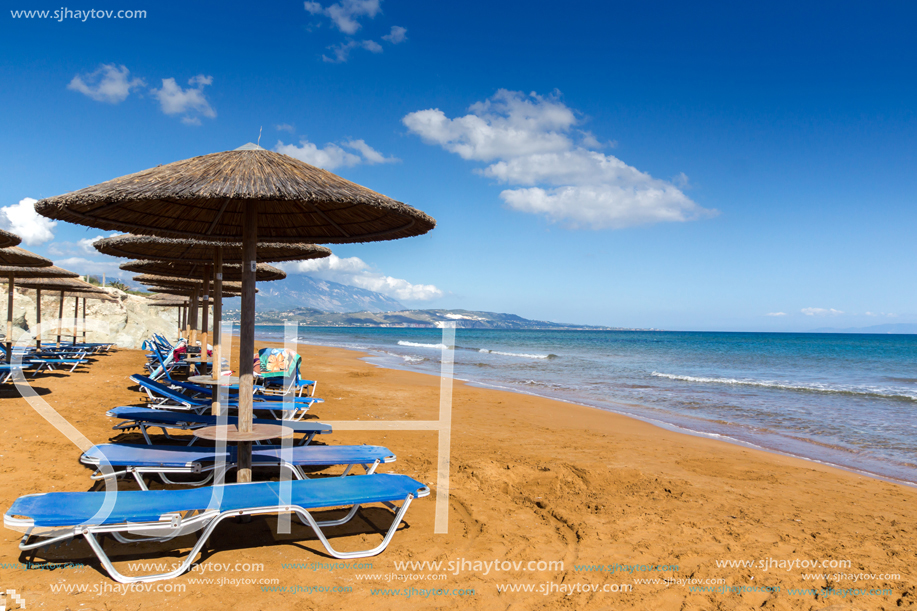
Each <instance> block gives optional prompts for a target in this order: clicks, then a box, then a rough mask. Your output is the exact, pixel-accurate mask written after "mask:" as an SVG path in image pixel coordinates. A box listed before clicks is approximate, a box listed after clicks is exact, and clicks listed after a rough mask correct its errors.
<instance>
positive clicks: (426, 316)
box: [223, 308, 661, 331]
mask: <svg viewBox="0 0 917 611" xmlns="http://www.w3.org/2000/svg"><path fill="white" fill-rule="evenodd" d="M223 317H224V320H228V321H237V320H238V318H239V312H238V310H235V309H231V310H225V311H224V315H223ZM287 321H291V322H297V323H299V324H300V325H302V326H305V327H345V328H348V327H352V328H406V329H441V328H442V327H443V326H444V325H445V324H446V323H450V322H454V323H456V324H457V326H458V327H460V328H462V329H507V330H517V331H518V330H524V329H531V330H543V331H547V330H550V331H661V329H631V328H625V327H603V326H595V325H577V324H569V323H555V322H549V321H545V320H530V319H527V318H522V317H521V316H517V315H516V314H501V313H496V312H479V311H473V310H399V311H395V312H368V311H363V312H325V311H322V310H318V309H315V308H295V309H290V310H284V311H277V310H271V311H259V312H257V313H256V314H255V324H256V325H282V324H284V323H285V322H287Z"/></svg>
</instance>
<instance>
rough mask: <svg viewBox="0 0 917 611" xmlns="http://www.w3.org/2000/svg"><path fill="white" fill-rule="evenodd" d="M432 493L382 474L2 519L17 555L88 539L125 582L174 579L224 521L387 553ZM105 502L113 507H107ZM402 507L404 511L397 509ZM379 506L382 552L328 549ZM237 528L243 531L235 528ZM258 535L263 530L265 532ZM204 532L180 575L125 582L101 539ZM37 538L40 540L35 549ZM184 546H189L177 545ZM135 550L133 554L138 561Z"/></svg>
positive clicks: (14, 511)
mask: <svg viewBox="0 0 917 611" xmlns="http://www.w3.org/2000/svg"><path fill="white" fill-rule="evenodd" d="M429 494H430V490H429V488H427V487H426V486H424V485H423V484H421V483H420V482H418V481H416V480H414V479H411V478H410V477H408V476H406V475H395V474H388V473H380V474H375V475H353V476H350V477H329V478H324V479H306V480H297V481H292V482H257V483H245V484H226V485H222V486H207V487H201V488H185V489H181V490H129V491H124V492H116V493H106V492H49V493H45V494H29V495H26V496H21V497H19V498H18V499H16V500H15V501H14V502H13V505H12V507H10V508H9V510H8V511H7V512H6V514H4V516H3V524H4V526H6V527H7V528H11V529H14V530H18V531H19V532H23V533H25V534H24V536H23V537H22V541H21V542H20V543H19V549H21V550H23V551H26V550H31V549H36V548H38V547H42V546H45V545H49V544H52V543H59V542H62V541H67V540H69V539H75V538H77V537H83V538H84V539H86V542H87V543H88V544H89V546H90V547H91V548H92V550H93V552H95V554H96V556H97V557H98V558H99V561H100V562H101V563H102V566H103V567H104V568H105V570H106V571H108V574H109V575H111V577H112V578H113V579H114V580H115V581H118V582H120V583H136V582H148V581H159V580H161V579H171V578H173V577H177V576H178V575H181V574H182V573H184V572H185V571H187V570H188V568H189V567H190V566H191V564H192V562H194V559H195V558H196V557H197V555H198V553H199V552H200V551H201V549H202V548H203V547H204V545H205V544H206V543H207V540H208V539H209V538H210V535H211V534H212V533H213V530H214V529H215V528H216V527H217V525H219V524H220V523H221V522H223V521H224V520H226V519H227V518H235V517H238V516H253V515H264V514H281V513H293V514H295V515H296V516H297V517H298V518H299V520H300V521H301V522H302V523H303V524H306V525H307V526H309V527H311V528H312V530H313V531H314V532H315V534H316V536H317V537H318V539H319V541H320V542H321V543H322V545H323V546H324V547H325V549H326V550H327V551H328V553H329V554H330V555H332V556H334V557H335V558H342V559H347V558H365V557H367V556H375V555H377V554H380V553H382V552H383V551H384V550H385V548H386V547H388V544H389V542H390V541H391V540H392V537H393V536H394V535H395V531H396V530H397V529H398V525H399V524H400V523H401V520H402V519H403V518H404V514H405V513H406V512H407V510H408V507H409V506H410V505H411V501H412V500H414V499H415V498H420V497H424V496H427V495H429ZM106 499H108V500H109V501H110V505H106V504H105V501H106ZM397 501H402V503H401V507H400V508H399V507H397V506H396V505H395V502H397ZM370 503H382V504H383V505H385V506H386V507H388V508H389V509H391V510H392V512H393V513H394V514H395V515H394V519H393V520H392V524H391V526H390V527H389V529H388V531H387V532H386V534H385V536H384V538H383V539H382V543H380V544H379V545H378V546H376V547H374V548H372V549H368V550H363V551H356V552H339V551H337V550H335V549H334V548H332V547H331V544H330V543H328V539H327V537H326V536H325V532H324V530H323V529H325V528H328V527H332V526H340V525H342V524H346V523H347V522H349V521H350V520H351V519H352V518H353V517H354V516H355V515H356V514H357V512H358V511H359V509H360V507H361V506H362V505H367V504H370ZM341 507H350V511H349V512H348V513H347V515H346V516H344V517H343V518H340V519H337V520H327V521H323V522H319V521H316V519H315V518H314V517H313V516H312V514H311V513H310V510H317V509H330V508H341ZM235 528H246V525H244V524H237V525H235ZM255 528H257V529H259V530H260V528H261V527H260V526H256V527H255ZM198 530H202V532H201V534H200V536H199V537H198V540H197V543H196V544H195V545H194V546H193V547H192V548H191V551H190V552H189V553H188V555H187V556H186V557H185V559H184V561H183V562H182V563H181V564H180V565H179V566H178V567H177V568H175V570H172V571H169V572H167V573H159V574H154V575H139V576H128V575H123V574H121V573H120V572H118V571H117V570H116V569H115V567H114V566H112V563H111V560H109V558H108V555H107V554H106V553H105V551H104V550H103V549H102V545H101V543H100V542H99V540H98V539H97V538H96V537H97V536H98V535H105V534H109V535H112V536H113V537H114V538H115V539H116V540H117V541H119V542H121V543H136V542H143V541H149V542H164V541H170V540H172V539H173V538H175V537H179V536H182V535H186V534H189V533H192V532H196V531H198ZM33 536H40V537H43V538H42V539H40V540H38V541H35V542H31V543H30V540H31V538H32V537H33ZM179 547H185V545H184V544H179ZM136 553H137V551H136V549H132V554H136Z"/></svg>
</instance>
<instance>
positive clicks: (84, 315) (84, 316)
mask: <svg viewBox="0 0 917 611" xmlns="http://www.w3.org/2000/svg"><path fill="white" fill-rule="evenodd" d="M83 343H84V344H85V343H86V298H85V297H83Z"/></svg>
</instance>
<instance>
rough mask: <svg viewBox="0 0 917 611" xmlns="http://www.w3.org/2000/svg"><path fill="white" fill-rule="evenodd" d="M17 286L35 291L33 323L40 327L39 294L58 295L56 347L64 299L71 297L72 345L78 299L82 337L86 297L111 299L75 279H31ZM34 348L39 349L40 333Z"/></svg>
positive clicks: (96, 288) (97, 289)
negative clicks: (49, 293)
mask: <svg viewBox="0 0 917 611" xmlns="http://www.w3.org/2000/svg"><path fill="white" fill-rule="evenodd" d="M19 286H21V287H23V288H28V289H34V290H35V322H36V323H37V324H38V325H39V326H40V325H41V292H42V291H43V290H45V291H54V292H59V293H60V304H59V305H58V311H57V346H58V347H60V344H61V335H62V331H63V320H64V298H65V296H66V297H73V298H74V304H73V343H74V344H75V343H76V334H77V329H76V328H77V321H78V318H79V307H80V297H83V304H84V305H83V335H85V334H86V331H85V329H86V307H85V303H86V299H85V297H86V296H89V295H91V296H92V298H93V299H111V298H110V297H109V296H108V291H105V290H104V289H101V288H99V287H97V286H94V285H92V284H89V283H88V282H84V281H82V280H78V279H76V278H32V279H29V280H22V281H21V282H19ZM35 346H36V347H38V348H41V333H39V334H38V335H37V336H36V338H35Z"/></svg>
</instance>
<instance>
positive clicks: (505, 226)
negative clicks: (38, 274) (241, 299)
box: [0, 0, 917, 331]
mask: <svg viewBox="0 0 917 611" xmlns="http://www.w3.org/2000/svg"><path fill="white" fill-rule="evenodd" d="M745 4H747V3H688V4H686V3H662V2H656V3H652V2H648V3H614V2H611V3H609V2H571V3H567V4H565V5H564V6H563V7H562V10H558V5H557V4H556V3H546V2H526V3H522V2H505V3H493V2H465V3H462V4H461V5H456V4H454V3H453V4H450V3H430V2H398V1H395V0H379V1H377V0H351V1H341V2H335V3H332V2H329V1H328V0H324V1H322V2H305V3H304V2H274V3H267V4H264V5H255V4H253V3H233V2H226V3H222V4H220V5H219V7H218V8H216V7H212V6H210V5H207V6H198V5H197V4H195V3H168V2H158V3H155V4H153V3H147V4H144V2H142V1H141V2H132V3H107V2H95V3H92V4H91V5H90V4H87V5H86V6H85V7H74V6H69V7H67V8H69V9H70V10H71V11H77V10H82V9H83V8H86V9H91V8H94V9H96V10H110V11H114V14H115V15H116V14H117V11H119V10H145V11H146V13H147V14H146V17H144V18H133V19H117V18H101V17H99V16H90V17H89V18H87V19H85V20H83V18H82V16H81V15H79V14H76V13H73V14H70V15H67V16H66V17H65V18H63V19H55V18H53V17H52V18H48V19H38V18H34V17H33V18H31V19H27V18H23V17H20V18H14V17H13V15H12V14H11V13H10V12H7V13H6V14H4V15H3V16H2V22H3V31H2V39H0V40H2V42H0V44H2V45H3V53H2V54H0V78H2V82H3V83H4V88H3V93H2V95H0V110H2V112H0V117H2V121H3V135H4V140H3V144H4V146H3V148H2V151H0V158H2V163H0V208H2V211H0V223H2V224H3V225H4V226H6V227H8V228H12V229H13V230H14V231H19V232H21V233H23V234H25V235H27V236H28V238H29V240H28V241H29V242H30V243H29V244H28V245H27V247H28V248H31V249H33V250H35V251H36V252H39V253H41V254H45V255H47V256H50V257H51V258H53V259H54V260H55V261H57V262H58V263H60V264H62V265H64V266H65V267H68V268H69V269H72V270H73V271H76V272H80V273H85V272H100V271H106V270H107V271H108V273H109V274H111V273H112V272H113V270H115V269H116V267H117V263H118V261H117V260H114V259H110V258H105V257H102V256H100V255H97V254H94V251H93V250H92V249H91V246H89V245H88V242H89V241H91V240H92V239H93V238H95V237H96V236H98V235H102V233H101V232H99V231H97V230H94V229H88V228H84V227H77V226H72V225H67V224H65V223H57V224H56V225H54V226H53V227H52V226H49V225H48V224H47V223H43V222H42V220H41V219H36V218H34V217H33V216H30V214H29V206H28V202H26V203H25V204H21V203H20V202H22V200H24V199H26V198H35V199H40V198H42V197H47V196H52V195H58V194H60V193H64V192H67V191H71V190H75V189H78V188H81V187H84V186H87V185H90V184H95V183H97V182H101V181H104V180H108V179H111V178H114V177H117V176H121V175H124V174H128V173H131V172H135V171H139V170H142V169H145V168H148V167H151V166H154V165H158V164H161V163H168V162H171V161H176V160H179V159H185V158H188V157H192V156H195V155H200V154H206V153H211V152H216V151H221V150H227V149H232V148H236V147H237V146H240V145H242V144H244V143H246V142H249V141H255V140H257V139H258V137H259V130H260V131H261V145H262V146H264V147H265V148H269V149H273V150H279V151H282V152H286V153H288V154H292V155H294V156H297V157H299V158H301V159H303V160H304V161H307V162H310V163H313V164H315V165H321V166H322V167H326V168H327V169H329V170H331V171H333V172H335V173H337V174H340V175H341V176H344V177H345V178H348V179H350V180H353V181H355V182H358V183H360V184H363V185H365V186H368V187H370V188H372V189H375V190H377V191H380V192H382V193H385V194H386V195H389V196H391V197H394V198H395V199H398V200H401V201H405V202H407V203H409V204H411V205H413V206H415V207H417V208H420V209H421V210H424V211H425V212H427V213H428V214H430V215H432V216H433V217H434V218H436V219H437V221H438V225H437V228H436V229H435V230H434V231H433V232H431V233H430V234H428V235H426V236H422V237H418V238H412V239H408V240H401V241H397V242H383V243H376V244H365V245H350V246H335V247H333V250H334V252H335V255H336V258H335V259H334V260H333V261H331V262H325V263H323V264H322V265H321V269H315V266H314V265H304V266H301V268H295V269H294V268H293V267H290V268H288V269H290V271H309V272H311V273H314V274H316V275H320V276H322V277H325V278H328V279H332V280H336V281H339V282H344V283H350V284H355V285H358V286H362V287H364V288H372V289H375V290H380V291H381V292H385V293H386V294H388V295H391V296H393V297H396V298H398V299H400V300H401V301H402V302H403V303H405V304H406V305H408V306H411V307H418V308H426V307H430V308H433V307H436V308H439V307H447V308H466V309H475V310H489V311H500V312H512V313H516V314H520V315H522V316H526V317H529V318H537V319H546V320H554V321H563V322H576V323H584V324H601V325H614V326H626V327H656V328H666V329H691V330H771V331H792V330H807V329H812V328H817V327H826V326H830V327H861V326H868V325H874V324H882V323H889V322H892V323H899V322H917V308H915V305H914V302H915V299H914V298H915V290H914V288H913V287H914V279H915V276H917V274H915V272H917V269H915V268H917V263H915V262H917V245H915V240H914V239H913V238H912V235H911V234H912V231H913V227H914V226H915V221H917V207H915V206H914V199H915V194H917V173H915V172H914V165H915V160H917V155H915V153H917V138H915V136H917V119H915V115H914V108H915V102H917V96H915V87H917V85H915V82H914V79H913V74H914V73H915V72H914V68H915V63H917V61H915V60H917V49H915V47H914V45H913V44H912V42H911V41H912V32H913V31H914V28H915V26H917V19H915V17H917V9H915V8H913V7H912V6H911V5H909V4H908V3H904V2H898V3H885V4H878V5H874V6H865V5H863V4H858V5H857V4H850V3H833V4H831V5H830V7H826V6H825V5H824V4H823V3H810V4H805V3H798V2H794V3H783V4H781V3H768V4H766V5H755V6H745ZM10 8H11V9H13V10H18V9H20V8H21V9H24V10H25V9H27V10H31V9H38V10H50V11H52V13H53V11H55V10H60V9H61V8H62V7H60V6H51V5H48V6H43V5H35V4H28V5H27V4H25V3H23V4H22V5H21V6H13V7H10ZM81 240H82V241H83V242H82V243H81Z"/></svg>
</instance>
